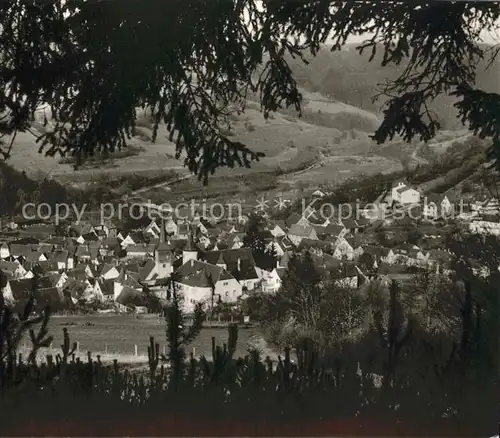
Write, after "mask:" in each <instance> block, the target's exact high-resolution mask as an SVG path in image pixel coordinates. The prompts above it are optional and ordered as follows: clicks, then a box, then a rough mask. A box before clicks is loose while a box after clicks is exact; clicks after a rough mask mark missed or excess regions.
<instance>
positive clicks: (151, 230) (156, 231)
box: [144, 220, 161, 239]
mask: <svg viewBox="0 0 500 438" xmlns="http://www.w3.org/2000/svg"><path fill="white" fill-rule="evenodd" d="M144 231H145V232H146V233H148V234H151V236H153V237H154V238H156V239H157V238H159V237H160V233H161V228H160V226H159V225H158V224H157V223H156V221H155V220H152V221H151V222H150V224H149V225H148V226H147V227H146V229H145V230H144Z"/></svg>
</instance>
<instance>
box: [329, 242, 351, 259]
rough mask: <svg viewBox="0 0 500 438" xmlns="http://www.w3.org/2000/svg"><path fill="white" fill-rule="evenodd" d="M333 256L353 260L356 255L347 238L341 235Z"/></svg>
mask: <svg viewBox="0 0 500 438" xmlns="http://www.w3.org/2000/svg"><path fill="white" fill-rule="evenodd" d="M333 256H334V257H335V258H337V259H339V260H341V259H347V260H352V259H353V258H354V257H355V252H354V248H353V247H352V246H351V244H350V243H349V242H348V241H347V240H346V239H344V238H343V237H339V238H338V239H337V241H336V242H335V249H334V251H333Z"/></svg>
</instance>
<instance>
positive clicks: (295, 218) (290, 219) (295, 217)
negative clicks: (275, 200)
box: [285, 213, 302, 228]
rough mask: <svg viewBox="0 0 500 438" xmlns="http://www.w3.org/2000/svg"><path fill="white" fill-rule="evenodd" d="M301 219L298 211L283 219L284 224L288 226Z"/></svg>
mask: <svg viewBox="0 0 500 438" xmlns="http://www.w3.org/2000/svg"><path fill="white" fill-rule="evenodd" d="M301 219H302V216H301V215H300V214H298V213H292V214H291V215H290V216H288V217H287V218H286V220H285V225H286V226H287V227H288V228H290V227H291V226H292V225H295V224H296V223H297V222H299V221H300V220H301Z"/></svg>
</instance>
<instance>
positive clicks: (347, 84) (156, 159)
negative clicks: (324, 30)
mask: <svg viewBox="0 0 500 438" xmlns="http://www.w3.org/2000/svg"><path fill="white" fill-rule="evenodd" d="M290 65H291V67H292V70H293V71H294V73H295V76H296V78H297V80H298V82H299V84H300V86H301V91H302V94H303V115H302V117H301V118H300V119H299V118H298V115H297V114H296V113H295V112H294V111H293V110H291V109H284V110H282V111H281V112H280V113H277V114H274V115H271V117H270V118H269V119H268V120H265V119H264V117H263V115H262V113H261V112H260V111H259V105H258V103H257V99H256V98H255V96H249V98H248V101H247V105H246V109H245V111H244V112H243V113H242V114H241V115H233V116H232V117H231V125H232V126H231V129H230V131H228V132H227V134H228V135H229V136H231V137H232V138H234V139H235V140H239V141H242V142H243V143H245V144H246V145H247V146H248V147H249V148H250V149H252V150H254V151H258V152H263V153H265V155H266V156H265V158H263V159H261V161H260V162H258V163H255V164H254V165H253V166H252V168H251V169H221V170H220V171H218V172H217V173H216V175H215V177H218V176H222V177H226V176H228V175H234V174H243V175H245V174H250V173H253V172H259V173H261V172H270V173H274V174H280V175H283V176H282V178H281V180H282V182H286V183H292V184H296V183H315V184H323V183H331V182H332V181H337V180H342V179H345V178H350V177H352V176H355V175H357V174H373V173H379V172H392V171H395V170H401V169H402V168H403V167H405V166H408V165H410V166H411V165H415V164H418V163H421V164H422V163H426V162H428V160H427V159H426V158H425V157H424V156H420V155H419V154H418V153H417V151H420V150H421V149H423V145H422V144H420V143H419V142H415V143H414V144H411V145H407V144H405V143H404V142H402V141H400V140H398V139H396V140H395V141H393V142H389V143H387V144H384V145H381V146H377V145H375V144H374V143H373V142H372V141H371V140H370V138H369V135H370V134H371V133H373V132H374V130H375V129H376V128H377V127H378V126H379V124H380V121H381V116H380V111H379V110H380V106H381V104H382V102H377V103H373V102H372V97H373V96H374V95H375V94H376V93H377V86H378V84H379V83H381V82H382V81H384V80H385V79H387V78H395V77H396V75H397V74H398V71H399V69H401V68H403V66H401V67H399V68H395V67H394V66H389V67H385V68H380V67H379V64H377V62H376V60H375V61H374V62H372V63H369V62H368V55H363V56H360V55H359V54H358V53H357V52H355V51H354V50H353V47H352V46H349V47H348V48H347V49H346V50H344V51H341V52H335V53H332V52H330V51H329V50H326V49H325V50H322V51H320V53H319V54H318V55H317V56H316V57H315V58H314V59H312V60H311V63H310V64H309V65H305V64H303V63H302V62H301V61H298V60H290ZM479 72H480V74H479V78H478V83H479V84H480V85H481V86H482V87H483V88H486V89H488V90H491V91H500V90H498V89H499V88H500V86H499V84H498V78H497V77H496V76H495V74H494V67H491V68H490V69H489V70H488V71H484V72H483V71H482V68H481V66H480V68H479ZM433 106H434V109H435V110H436V111H437V113H438V114H439V116H440V118H441V121H442V123H443V128H444V130H443V132H441V133H440V134H439V136H438V138H437V139H436V140H435V141H434V142H433V144H434V146H433V147H432V148H431V149H432V154H434V155H435V154H437V155H439V154H440V153H442V152H443V151H444V150H446V144H447V142H448V143H449V142H450V141H453V140H454V139H456V138H460V137H463V135H464V134H465V133H466V131H465V130H464V128H463V126H461V125H460V123H459V121H458V120H457V119H456V112H455V110H454V109H453V107H452V101H451V99H450V98H448V97H443V98H442V99H438V100H437V101H436V102H434V104H433ZM45 117H46V118H47V119H48V120H49V124H48V126H46V127H44V126H43V120H44V114H43V112H42V111H40V114H38V115H37V120H36V121H35V123H34V124H33V128H32V129H33V131H34V132H35V133H36V132H37V131H38V132H44V131H45V130H46V129H50V113H49V114H47V112H46V113H45ZM135 134H136V135H135V136H134V137H133V138H132V140H131V141H130V147H129V148H128V149H127V150H125V151H119V152H118V153H116V154H115V155H114V156H113V157H110V158H106V159H96V160H93V161H92V162H90V163H87V165H86V166H84V167H83V168H81V169H79V170H77V171H75V170H74V169H73V166H72V162H71V159H70V158H68V157H65V158H61V157H45V156H43V155H42V154H39V153H38V147H37V146H36V144H35V137H34V136H33V135H31V134H30V133H21V134H18V136H17V138H16V142H15V143H14V148H13V153H12V157H11V158H10V162H9V164H10V165H12V166H13V167H14V168H16V169H19V170H24V171H26V172H27V173H28V174H29V175H33V174H36V173H38V174H40V173H43V174H46V175H50V176H51V177H54V178H55V179H57V180H59V181H62V182H64V183H65V184H66V183H71V184H76V185H80V186H81V185H83V184H85V183H87V182H89V181H93V180H95V179H96V178H99V177H100V176H102V175H106V176H107V177H111V178H120V177H121V176H123V175H128V174H136V175H146V176H151V175H156V176H161V174H162V173H163V172H165V171H167V172H171V171H172V170H175V171H176V172H179V173H183V174H185V173H187V171H186V170H185V169H184V168H183V162H182V158H181V159H180V160H176V159H175V145H174V144H172V143H171V142H170V141H169V140H168V138H167V136H168V132H167V131H166V130H165V128H164V127H161V128H160V130H159V133H158V138H157V140H156V143H154V144H153V143H152V142H151V138H152V121H151V120H150V119H149V118H148V117H146V116H145V115H141V116H140V117H139V119H138V121H137V129H136V133H135ZM442 142H444V145H441V143H442ZM428 152H429V150H428V148H427V153H428ZM427 158H428V157H427ZM304 169H309V172H304Z"/></svg>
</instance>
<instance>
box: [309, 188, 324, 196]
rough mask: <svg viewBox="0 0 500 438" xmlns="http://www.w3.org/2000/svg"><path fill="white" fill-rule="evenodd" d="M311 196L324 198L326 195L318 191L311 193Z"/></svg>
mask: <svg viewBox="0 0 500 438" xmlns="http://www.w3.org/2000/svg"><path fill="white" fill-rule="evenodd" d="M312 196H313V198H324V197H325V196H326V193H325V192H322V191H321V190H319V189H318V190H316V191H314V192H313V193H312Z"/></svg>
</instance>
